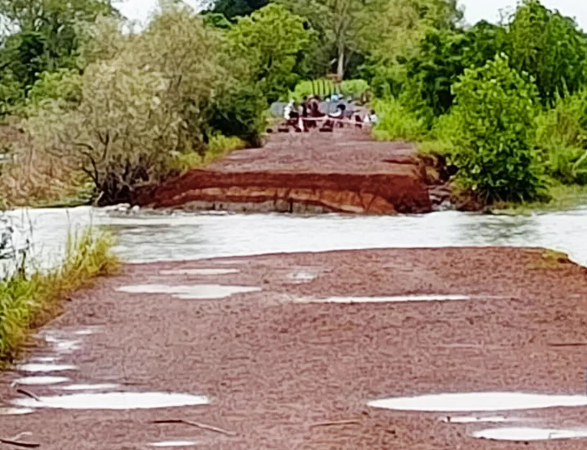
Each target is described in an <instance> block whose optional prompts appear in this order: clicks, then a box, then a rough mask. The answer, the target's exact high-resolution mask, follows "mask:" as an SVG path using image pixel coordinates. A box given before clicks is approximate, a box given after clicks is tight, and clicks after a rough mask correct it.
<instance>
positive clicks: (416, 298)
mask: <svg viewBox="0 0 587 450" xmlns="http://www.w3.org/2000/svg"><path fill="white" fill-rule="evenodd" d="M463 300H471V297H470V296H468V295H396V296H391V297H328V298H302V299H299V300H296V303H342V304H354V303H407V302H447V301H463Z"/></svg>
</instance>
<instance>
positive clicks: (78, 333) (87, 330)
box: [73, 328, 96, 336]
mask: <svg viewBox="0 0 587 450" xmlns="http://www.w3.org/2000/svg"><path fill="white" fill-rule="evenodd" d="M95 332H96V331H95V330H93V329H91V328H85V329H83V330H77V331H74V332H73V334H75V335H76V336H90V335H91V334H94V333H95Z"/></svg>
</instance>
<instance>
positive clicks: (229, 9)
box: [210, 0, 269, 20]
mask: <svg viewBox="0 0 587 450" xmlns="http://www.w3.org/2000/svg"><path fill="white" fill-rule="evenodd" d="M268 3H269V0H215V1H214V2H213V3H212V5H211V8H210V11H211V12H213V13H218V14H222V15H224V17H226V18H227V19H229V20H233V19H236V18H237V17H242V16H247V15H249V14H251V13H253V12H254V11H256V10H258V9H261V8H263V7H264V6H267V4H268Z"/></svg>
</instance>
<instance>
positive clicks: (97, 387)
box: [61, 383, 118, 391]
mask: <svg viewBox="0 0 587 450" xmlns="http://www.w3.org/2000/svg"><path fill="white" fill-rule="evenodd" d="M116 388H118V385H117V384H107V383H105V384H72V385H70V386H63V387H61V389H62V390H64V391H107V390H111V389H116Z"/></svg>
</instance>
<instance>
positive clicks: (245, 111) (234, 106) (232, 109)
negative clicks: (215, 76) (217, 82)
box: [209, 86, 267, 146]
mask: <svg viewBox="0 0 587 450" xmlns="http://www.w3.org/2000/svg"><path fill="white" fill-rule="evenodd" d="M266 109H267V103H266V100H265V97H263V95H262V93H261V92H260V91H259V90H258V89H256V88H252V87H248V86H240V87H239V86H237V87H233V88H230V89H228V90H227V91H226V92H222V93H221V94H220V95H219V96H218V98H217V99H216V100H215V101H214V103H213V104H212V108H211V110H212V112H211V116H210V120H209V127H210V128H211V129H212V130H213V134H217V133H220V134H222V135H224V136H229V137H231V136H234V137H238V138H240V139H242V140H243V141H245V142H247V143H249V144H250V145H252V146H260V145H261V142H260V140H261V133H262V132H263V131H264V127H265V123H266V118H265V110H266Z"/></svg>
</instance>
